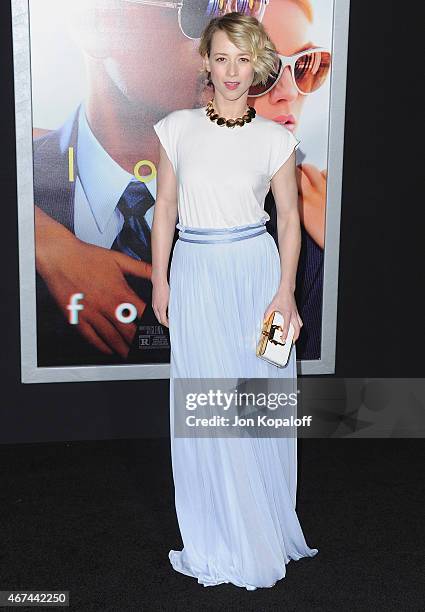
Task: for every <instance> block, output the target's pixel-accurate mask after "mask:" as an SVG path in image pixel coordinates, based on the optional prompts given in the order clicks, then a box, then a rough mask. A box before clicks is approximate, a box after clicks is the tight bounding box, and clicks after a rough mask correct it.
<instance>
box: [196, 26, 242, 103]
mask: <svg viewBox="0 0 425 612" xmlns="http://www.w3.org/2000/svg"><path fill="white" fill-rule="evenodd" d="M204 59H205V66H206V69H207V70H208V71H209V72H211V77H210V78H211V81H212V82H213V84H214V94H215V95H216V96H217V94H218V96H219V97H220V96H222V97H223V98H224V99H225V100H238V99H239V98H240V97H241V96H244V95H246V93H247V91H248V89H249V88H250V86H251V85H252V81H253V78H254V69H253V65H252V62H251V58H250V54H249V53H244V52H243V51H241V50H240V49H239V48H238V47H236V46H235V45H234V44H233V43H232V42H231V41H230V40H229V38H228V37H227V34H226V33H225V32H223V31H222V30H218V31H217V32H214V34H213V37H212V40H211V50H210V56H209V58H208V56H207V55H206V56H205V58H204ZM231 82H232V83H234V84H235V85H234V86H230V83H231Z"/></svg>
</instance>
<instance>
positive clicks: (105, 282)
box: [35, 206, 152, 358]
mask: <svg viewBox="0 0 425 612" xmlns="http://www.w3.org/2000/svg"><path fill="white" fill-rule="evenodd" d="M35 208H36V268H37V272H38V273H39V274H40V276H41V277H42V278H43V280H44V282H45V283H46V285H47V287H48V288H49V291H50V293H51V295H52V297H53V298H54V300H55V301H56V303H57V304H58V305H59V307H60V309H61V311H62V313H63V315H64V317H65V319H66V320H68V321H69V310H68V308H67V305H68V304H69V301H70V297H71V295H72V294H74V293H83V295H84V298H83V301H82V304H83V305H84V308H83V309H82V310H80V311H79V313H78V323H77V330H78V331H79V333H80V334H81V335H82V336H83V337H84V338H85V339H86V340H87V341H88V342H90V343H91V344H93V345H94V346H95V347H96V348H97V349H99V351H101V352H102V353H107V354H111V353H113V352H114V351H115V352H117V353H119V354H120V355H121V356H122V357H123V358H126V357H127V356H128V351H129V349H130V346H131V343H132V339H133V336H134V334H135V333H136V328H137V323H136V322H135V321H133V322H132V323H121V322H120V321H119V320H118V319H117V318H116V316H115V309H116V308H117V306H119V304H122V303H123V302H130V303H131V304H134V306H135V307H136V309H137V314H138V315H139V316H141V315H142V314H143V312H144V310H145V308H146V303H145V302H144V301H143V300H141V299H140V298H139V296H138V295H137V293H135V292H134V291H133V289H132V288H131V287H130V286H129V285H128V283H127V281H126V279H125V276H124V274H133V275H134V276H139V277H141V278H149V279H150V277H151V271H152V266H151V265H150V264H148V263H145V262H142V261H138V260H136V259H134V258H133V257H130V256H128V255H126V254H125V253H121V252H119V251H115V250H110V249H106V248H103V247H98V246H95V245H91V244H88V243H86V242H83V241H82V240H79V239H78V238H77V237H76V236H75V235H74V234H73V233H72V232H70V231H69V230H68V229H67V228H65V227H64V226H63V225H62V224H60V223H58V222H57V221H55V220H54V219H52V218H51V217H49V216H48V215H47V214H46V213H44V212H43V211H42V210H41V209H39V208H38V207H37V206H36V207H35ZM58 245H59V246H58ZM70 324H71V323H70Z"/></svg>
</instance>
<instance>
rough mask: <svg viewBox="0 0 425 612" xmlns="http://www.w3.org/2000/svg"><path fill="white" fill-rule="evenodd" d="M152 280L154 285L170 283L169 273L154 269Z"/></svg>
mask: <svg viewBox="0 0 425 612" xmlns="http://www.w3.org/2000/svg"><path fill="white" fill-rule="evenodd" d="M151 281H152V284H153V285H162V284H167V283H168V279H167V274H166V273H164V272H154V271H152V274H151Z"/></svg>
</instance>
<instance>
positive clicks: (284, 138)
mask: <svg viewBox="0 0 425 612" xmlns="http://www.w3.org/2000/svg"><path fill="white" fill-rule="evenodd" d="M278 130H279V132H280V133H279V132H278V136H279V137H278V138H277V139H276V145H275V146H274V147H273V150H272V152H271V155H270V168H269V170H270V172H269V175H270V180H271V179H272V178H273V177H274V175H275V174H276V172H277V171H278V170H279V168H281V167H282V166H283V164H284V163H285V162H286V161H287V160H288V159H289V157H290V156H291V153H292V152H293V151H294V149H296V148H297V146H298V145H299V144H300V142H301V141H300V140H297V138H295V136H294V135H293V133H292V132H291V131H290V130H288V129H287V128H286V127H283V126H279V127H278Z"/></svg>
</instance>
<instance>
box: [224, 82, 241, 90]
mask: <svg viewBox="0 0 425 612" xmlns="http://www.w3.org/2000/svg"><path fill="white" fill-rule="evenodd" d="M224 84H225V85H226V87H227V89H236V88H237V87H239V83H236V82H232V81H226V82H225V83H224Z"/></svg>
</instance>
